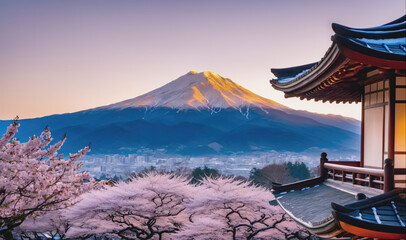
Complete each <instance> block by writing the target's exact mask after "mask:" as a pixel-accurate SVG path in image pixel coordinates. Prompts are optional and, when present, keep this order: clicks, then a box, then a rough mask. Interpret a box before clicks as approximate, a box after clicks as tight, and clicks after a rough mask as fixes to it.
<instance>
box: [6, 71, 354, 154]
mask: <svg viewBox="0 0 406 240" xmlns="http://www.w3.org/2000/svg"><path fill="white" fill-rule="evenodd" d="M9 123H10V121H0V130H1V131H2V132H4V131H5V128H6V127H7V125H8V124H9ZM20 123H21V127H20V129H19V133H18V135H17V137H18V138H20V139H21V140H22V141H25V140H26V139H27V138H28V137H29V136H31V135H32V134H39V133H40V132H41V131H42V129H43V128H44V127H45V126H49V127H50V129H51V131H52V134H53V137H54V138H57V139H58V138H60V137H62V135H63V134H64V133H65V132H66V133H67V134H68V140H67V141H66V143H65V145H64V148H63V150H64V152H75V151H77V150H78V149H80V148H82V147H83V146H85V145H87V144H88V143H89V142H92V153H99V154H111V153H122V154H125V153H134V152H136V151H137V150H139V149H143V148H148V149H152V150H154V149H161V150H162V149H164V151H166V152H167V153H177V154H184V155H203V154H229V153H239V152H251V151H264V150H277V151H294V152H300V151H304V150H307V149H309V148H315V147H317V148H324V149H335V150H343V151H353V152H355V151H359V138H360V134H359V131H360V122H359V121H357V120H355V119H351V118H346V117H342V116H337V115H322V114H315V113H310V112H306V111H297V110H293V109H290V108H288V107H285V106H283V105H281V104H279V103H277V102H275V101H272V100H269V99H266V98H263V97H261V96H258V95H256V94H254V93H253V92H251V91H249V90H247V89H245V88H243V87H241V86H240V85H238V84H236V83H234V82H233V81H231V80H230V79H227V78H223V77H221V76H219V75H218V74H215V73H212V72H202V73H196V72H189V73H187V74H186V75H183V76H181V77H179V78H178V79H176V80H174V81H172V82H170V83H168V84H166V85H164V86H162V87H160V88H158V89H155V90H153V91H151V92H149V93H146V94H144V95H141V96H139V97H136V98H133V99H129V100H125V101H122V102H119V103H115V104H111V105H108V106H103V107H98V108H94V109H89V110H85V111H80V112H75V113H67V114H60V115H51V116H46V117H41V118H34V119H23V120H20Z"/></svg>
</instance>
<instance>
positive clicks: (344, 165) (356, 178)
mask: <svg viewBox="0 0 406 240" xmlns="http://www.w3.org/2000/svg"><path fill="white" fill-rule="evenodd" d="M320 176H321V177H322V178H323V179H327V178H331V179H333V180H341V181H342V182H351V183H352V184H358V185H363V186H368V187H373V188H380V189H383V190H384V191H385V192H387V191H390V190H392V189H393V188H394V170H393V161H392V160H391V159H386V160H385V167H384V169H376V168H365V167H360V163H359V162H353V161H351V162H350V161H349V162H346V161H331V162H329V161H328V159H327V154H326V153H322V154H321V158H320Z"/></svg>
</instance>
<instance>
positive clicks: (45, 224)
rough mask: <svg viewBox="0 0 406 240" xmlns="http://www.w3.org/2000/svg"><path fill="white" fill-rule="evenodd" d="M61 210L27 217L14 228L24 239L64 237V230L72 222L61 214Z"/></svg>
mask: <svg viewBox="0 0 406 240" xmlns="http://www.w3.org/2000/svg"><path fill="white" fill-rule="evenodd" d="M62 212H63V211H62V210H55V211H49V212H45V213H44V214H42V215H39V216H36V217H35V218H33V217H28V218H27V219H26V220H25V221H24V222H23V223H22V224H21V225H20V226H18V227H17V228H16V229H15V230H16V232H17V234H18V235H19V236H20V237H21V238H24V239H43V238H46V239H66V238H65V236H66V232H67V231H68V230H69V228H70V227H71V226H72V224H71V223H70V222H69V221H68V220H67V219H66V218H65V217H64V216H63V214H62Z"/></svg>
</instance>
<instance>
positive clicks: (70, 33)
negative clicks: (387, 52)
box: [0, 0, 406, 119]
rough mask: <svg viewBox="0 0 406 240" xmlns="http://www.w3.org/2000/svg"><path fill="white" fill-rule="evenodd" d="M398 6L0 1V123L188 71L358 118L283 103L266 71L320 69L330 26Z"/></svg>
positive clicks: (88, 102)
mask: <svg viewBox="0 0 406 240" xmlns="http://www.w3.org/2000/svg"><path fill="white" fill-rule="evenodd" d="M405 12H406V6H405V2H404V0H400V1H397V0H396V1H395V0H394V1H391V2H390V3H388V2H387V1H377V0H374V1H366V0H362V1H348V0H346V1H336V2H332V1H322V0H308V1H298V0H295V1H265V0H254V1H240V0H234V1H231V0H228V1H212V0H209V1H204V2H197V1H185V0H181V1H156V0H151V1H129V0H120V1H95V0H90V1H67V0H61V1H50V0H46V1H45V0H38V1H27V0H23V1H11V0H10V1H8V0H7V1H1V2H0V32H1V33H2V36H1V38H0V119H12V118H14V117H15V116H16V115H18V116H20V118H33V117H41V116H46V115H51V114H61V113H67V112H76V111H80V110H85V109H89V108H95V107H99V106H103V105H108V104H112V103H115V102H119V101H123V100H126V99H130V98H134V97H137V96H139V95H142V94H144V93H146V92H149V91H151V90H153V89H155V88H158V87H160V86H162V85H164V84H166V83H168V82H170V81H172V80H175V79H176V78H178V77H180V76H181V75H184V74H186V73H187V72H188V71H190V70H194V71H196V72H203V71H213V72H216V73H218V74H220V75H221V76H223V77H226V78H230V79H231V80H233V81H234V82H236V83H238V84H239V85H241V86H243V87H245V88H247V89H248V90H250V91H252V92H254V93H256V94H258V95H260V96H263V97H265V98H269V99H271V100H274V101H276V102H279V103H281V104H283V105H286V106H288V107H291V108H294V109H301V110H307V111H311V112H318V113H325V114H340V115H343V116H348V117H353V118H357V119H360V106H359V105H356V104H327V103H321V102H317V103H315V102H314V101H301V100H299V99H296V98H290V99H285V98H284V97H283V93H281V92H278V91H276V90H274V89H273V88H272V87H271V85H270V84H269V79H271V78H273V75H272V74H271V73H270V68H281V67H290V66H296V65H302V64H307V63H311V62H316V61H319V60H320V58H322V57H323V56H324V53H325V52H326V51H327V49H328V47H329V46H330V45H331V40H330V36H331V35H332V34H333V31H332V29H331V23H333V22H337V23H340V24H343V25H347V26H351V27H372V26H377V25H382V24H385V23H387V22H390V21H392V20H394V19H396V18H399V17H400V16H402V15H404V14H405Z"/></svg>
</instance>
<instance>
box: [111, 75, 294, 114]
mask: <svg viewBox="0 0 406 240" xmlns="http://www.w3.org/2000/svg"><path fill="white" fill-rule="evenodd" d="M136 107H147V108H149V107H151V108H153V107H168V108H174V109H181V110H182V109H217V108H235V109H240V108H242V107H260V108H286V107H285V106H283V105H281V104H279V103H277V102H274V101H272V100H269V99H266V98H263V97H261V96H259V95H257V94H255V93H253V92H251V91H249V90H247V89H245V88H243V87H242V86H240V85H238V84H236V83H234V82H233V81H231V80H230V79H228V78H224V77H222V76H220V75H218V74H216V73H213V72H210V71H205V72H201V73H196V72H194V71H190V72H188V73H187V74H185V75H183V76H181V77H179V78H178V79H176V80H174V81H172V82H170V83H168V84H166V85H164V86H162V87H160V88H157V89H155V90H153V91H151V92H148V93H146V94H144V95H141V96H139V97H136V98H132V99H128V100H125V101H122V102H118V103H115V104H112V105H109V106H106V107H104V108H108V109H124V108H136Z"/></svg>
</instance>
